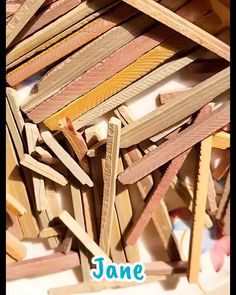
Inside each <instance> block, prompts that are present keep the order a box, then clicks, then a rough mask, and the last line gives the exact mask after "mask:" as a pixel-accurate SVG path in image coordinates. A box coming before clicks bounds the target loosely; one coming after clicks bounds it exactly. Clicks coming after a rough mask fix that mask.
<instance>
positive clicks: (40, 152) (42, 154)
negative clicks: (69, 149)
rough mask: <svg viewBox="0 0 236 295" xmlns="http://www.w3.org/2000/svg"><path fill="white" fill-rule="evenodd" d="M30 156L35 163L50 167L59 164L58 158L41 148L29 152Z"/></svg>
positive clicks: (37, 147)
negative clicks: (38, 162)
mask: <svg viewBox="0 0 236 295" xmlns="http://www.w3.org/2000/svg"><path fill="white" fill-rule="evenodd" d="M31 156H32V157H33V158H35V159H36V160H37V161H40V162H42V163H44V164H47V165H50V166H51V165H58V164H60V160H59V159H58V158H56V157H54V156H52V155H51V154H50V153H49V152H48V151H47V150H45V149H44V148H43V147H41V146H36V147H35V150H34V151H33V152H31Z"/></svg>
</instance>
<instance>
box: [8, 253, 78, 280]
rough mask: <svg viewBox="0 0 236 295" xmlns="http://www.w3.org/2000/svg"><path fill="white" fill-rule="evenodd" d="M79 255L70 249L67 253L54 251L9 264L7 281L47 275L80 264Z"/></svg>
mask: <svg viewBox="0 0 236 295" xmlns="http://www.w3.org/2000/svg"><path fill="white" fill-rule="evenodd" d="M79 265H80V263H79V257H78V254H77V253H76V252H73V251H70V252H69V253H68V254H67V255H65V254H62V253H54V254H51V255H47V256H42V257H37V258H32V259H26V260H24V261H21V262H16V263H14V264H11V265H8V266H7V271H6V278H7V281H11V280H17V279H23V278H32V277H38V276H45V275H48V274H52V273H57V272H61V271H64V270H67V269H72V268H75V267H77V266H79Z"/></svg>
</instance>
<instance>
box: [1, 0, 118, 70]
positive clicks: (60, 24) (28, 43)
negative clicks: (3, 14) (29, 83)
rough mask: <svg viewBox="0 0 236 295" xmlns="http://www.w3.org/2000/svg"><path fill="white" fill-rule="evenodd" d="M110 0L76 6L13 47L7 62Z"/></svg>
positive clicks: (10, 61)
mask: <svg viewBox="0 0 236 295" xmlns="http://www.w3.org/2000/svg"><path fill="white" fill-rule="evenodd" d="M109 2H112V0H111V1H109V0H101V1H99V3H97V1H94V0H91V1H89V3H88V2H87V1H86V2H83V3H81V4H80V5H79V6H77V7H75V8H74V9H72V10H71V11H69V12H68V13H66V14H65V15H63V16H62V17H60V18H58V19H57V20H55V21H54V22H52V23H51V24H49V25H48V26H46V27H45V28H43V29H41V30H40V31H38V32H36V33H35V34H33V35H32V36H30V37H29V38H27V39H26V40H23V41H22V42H20V43H19V44H17V45H16V46H15V47H14V48H12V49H11V50H10V51H9V52H8V54H7V57H6V63H7V64H9V63H12V62H13V61H14V60H16V59H17V58H19V57H20V56H22V55H23V54H25V53H27V52H29V51H31V50H32V49H34V48H36V47H37V46H39V45H41V44H42V43H44V42H46V41H47V40H49V39H50V38H52V37H54V36H55V35H57V34H59V33H61V32H62V31H64V30H65V29H67V28H68V27H70V26H71V25H74V24H75V23H77V22H78V21H80V20H82V19H83V18H85V17H87V16H88V15H89V14H92V13H93V12H94V11H96V10H98V9H100V8H102V7H103V6H105V5H106V4H108V3H109Z"/></svg>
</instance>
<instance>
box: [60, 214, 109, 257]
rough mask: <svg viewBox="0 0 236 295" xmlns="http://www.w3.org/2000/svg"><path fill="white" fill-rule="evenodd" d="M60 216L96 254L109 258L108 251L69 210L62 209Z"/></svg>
mask: <svg viewBox="0 0 236 295" xmlns="http://www.w3.org/2000/svg"><path fill="white" fill-rule="evenodd" d="M58 217H59V218H60V220H61V221H62V222H63V223H64V224H65V225H66V226H67V227H68V228H69V229H70V230H71V231H72V232H73V234H74V235H75V236H76V237H77V239H79V240H80V242H81V243H82V244H83V245H84V246H85V247H86V248H87V249H88V250H89V251H90V252H91V253H92V254H93V255H94V256H104V257H106V258H107V259H109V258H108V257H107V255H106V253H105V252H104V251H103V250H102V249H101V248H100V247H99V246H98V245H97V244H96V243H95V242H94V241H93V240H92V239H91V238H90V237H89V236H88V235H87V234H86V232H85V231H84V229H83V228H82V227H81V226H80V225H79V224H78V222H76V221H75V220H74V218H73V217H72V216H71V215H70V214H69V213H68V212H67V211H65V210H64V211H62V213H61V214H60V215H59V216H58ZM109 260H110V259H109Z"/></svg>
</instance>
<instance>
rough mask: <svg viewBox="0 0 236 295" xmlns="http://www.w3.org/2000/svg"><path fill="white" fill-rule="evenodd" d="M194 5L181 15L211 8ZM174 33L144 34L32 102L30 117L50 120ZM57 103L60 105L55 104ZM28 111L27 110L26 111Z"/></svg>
mask: <svg viewBox="0 0 236 295" xmlns="http://www.w3.org/2000/svg"><path fill="white" fill-rule="evenodd" d="M177 3H178V4H179V5H178V6H181V4H182V3H183V0H181V1H177ZM194 3H195V4H196V0H194V1H190V2H189V3H188V4H187V5H184V7H182V8H180V9H179V10H178V11H177V13H179V14H180V15H182V16H184V17H186V18H187V19H189V20H191V21H195V20H196V19H197V18H199V16H200V15H202V14H204V13H206V12H207V11H208V10H209V5H208V4H206V3H203V4H202V5H201V6H199V5H198V8H197V9H194V13H191V14H190V13H188V12H189V11H193V8H196V7H195V6H196V5H195V4H194ZM176 6H177V4H176ZM174 33H175V32H174V31H173V30H171V29H169V28H167V27H166V26H164V25H160V24H156V25H155V26H154V27H153V28H151V29H150V30H148V31H147V32H145V33H144V34H142V35H140V36H138V37H137V38H135V39H134V40H132V41H131V42H129V43H127V44H126V45H124V46H122V47H121V48H119V49H118V50H117V51H115V52H114V53H113V54H111V55H110V56H108V57H107V58H106V59H104V60H103V61H102V62H100V63H98V64H96V65H95V66H93V67H92V68H90V69H89V70H88V71H86V72H85V73H83V74H82V75H80V76H78V77H76V78H75V79H74V80H73V81H71V82H70V83H69V84H67V85H66V86H65V87H63V88H62V89H61V90H60V91H59V92H57V93H55V94H54V95H53V96H51V97H48V98H47V97H45V96H44V97H42V98H41V99H40V100H38V99H37V100H36V101H35V102H32V103H31V108H30V109H28V111H27V113H28V117H29V118H30V119H31V120H34V119H35V118H36V119H37V122H38V121H39V120H41V121H42V120H44V119H46V118H47V117H49V116H50V115H52V114H53V113H55V112H56V111H58V110H60V109H62V107H64V106H66V105H67V104H68V103H70V102H72V101H73V100H74V99H77V98H78V97H80V96H82V95H84V94H85V93H87V92H89V91H90V90H92V89H93V88H95V87H96V86H98V85H99V84H101V83H102V82H104V81H105V80H107V79H108V78H110V77H112V76H113V75H115V74H116V73H118V72H119V71H121V70H123V69H124V68H125V67H126V66H128V65H130V64H131V63H132V62H134V61H135V60H136V59H137V58H139V57H140V56H141V55H142V54H145V53H146V52H148V51H149V50H151V49H153V48H154V47H155V46H157V45H158V44H160V43H161V42H163V41H164V40H166V39H167V38H168V37H170V36H171V35H174ZM74 89H77V91H74ZM32 98H33V97H32ZM56 101H57V103H55V102H56ZM33 107H34V108H33ZM32 108H33V110H32ZM30 110H32V112H30V113H29V111H30ZM24 111H26V109H25V108H24Z"/></svg>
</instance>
